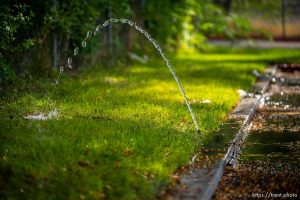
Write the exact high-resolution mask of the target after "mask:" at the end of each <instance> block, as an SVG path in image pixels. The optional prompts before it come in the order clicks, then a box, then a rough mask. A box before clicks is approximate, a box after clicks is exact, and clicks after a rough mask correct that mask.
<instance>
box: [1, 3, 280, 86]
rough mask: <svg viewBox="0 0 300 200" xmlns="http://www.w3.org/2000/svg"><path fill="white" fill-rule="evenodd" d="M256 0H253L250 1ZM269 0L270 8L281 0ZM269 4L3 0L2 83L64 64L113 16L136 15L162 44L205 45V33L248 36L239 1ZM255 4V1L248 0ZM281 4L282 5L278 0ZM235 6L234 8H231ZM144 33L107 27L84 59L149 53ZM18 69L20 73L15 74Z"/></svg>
mask: <svg viewBox="0 0 300 200" xmlns="http://www.w3.org/2000/svg"><path fill="white" fill-rule="evenodd" d="M251 2H252V1H251ZM268 2H270V3H269V4H268V5H269V6H270V8H273V7H274V6H275V7H276V6H277V7H278V2H277V4H276V3H274V2H272V1H268ZM244 3H245V5H244V7H245V8H246V7H247V8H253V5H255V6H258V7H259V5H261V7H265V6H266V5H265V4H266V3H262V4H259V3H258V1H253V3H252V4H253V5H252V4H251V3H249V2H248V1H242V0H239V1H237V0H236V1H232V0H177V1H174V0H164V1H158V0H72V1H71V0H47V1H21V0H7V1H4V2H1V4H0V7H1V13H0V37H1V41H0V45H1V46H0V59H1V60H0V78H1V85H3V84H7V83H11V82H13V80H14V79H15V78H16V77H17V76H28V75H30V76H31V75H32V74H39V75H49V74H51V71H53V69H57V68H58V67H59V66H60V65H64V64H65V62H66V58H67V57H68V55H70V54H71V53H72V50H73V49H74V47H76V46H80V44H81V41H82V40H83V38H84V37H85V35H86V32H87V31H88V30H94V28H95V26H96V25H97V24H100V23H103V22H104V21H105V20H107V19H108V18H111V17H115V18H121V17H122V18H128V19H131V20H133V21H136V22H137V23H138V24H139V25H140V26H142V27H144V28H145V29H146V30H147V31H148V32H149V33H150V34H151V35H152V36H153V38H155V39H156V40H157V41H158V42H159V43H160V44H161V45H162V46H163V48H164V49H166V48H168V50H169V51H171V50H173V51H174V50H177V49H179V48H196V49H199V50H203V49H205V45H204V41H205V39H206V38H207V37H223V38H229V39H235V38H239V37H248V35H249V33H250V32H251V25H250V23H249V21H248V20H247V18H246V17H241V15H240V14H237V13H238V12H237V11H238V9H237V7H239V5H240V4H244ZM250 4H251V5H250ZM279 7H280V6H279ZM232 11H234V12H232ZM145 41H146V40H145V39H143V38H142V37H141V36H139V35H138V34H137V33H135V32H134V31H133V30H131V29H130V28H129V27H128V26H127V25H119V26H117V25H113V27H112V29H111V30H109V29H108V28H106V29H104V30H103V31H102V32H101V33H100V35H99V37H98V38H94V39H93V40H92V41H90V43H89V45H88V47H87V48H85V49H84V50H82V52H81V53H80V55H79V58H77V59H76V60H75V65H76V66H79V63H80V62H86V61H88V62H93V61H97V62H102V64H104V65H109V64H111V63H114V64H115V63H117V62H119V61H127V60H128V53H129V52H133V53H137V54H144V53H145V52H146V53H151V52H153V50H149V49H147V47H145V45H144V43H145ZM16 75H17V76H16Z"/></svg>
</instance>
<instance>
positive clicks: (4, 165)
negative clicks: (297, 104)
mask: <svg viewBox="0 0 300 200" xmlns="http://www.w3.org/2000/svg"><path fill="white" fill-rule="evenodd" d="M299 58H300V50H244V49H232V50H226V51H225V50H224V51H219V50H218V51H214V52H212V53H206V54H180V55H177V56H173V57H172V58H170V60H171V63H172V65H173V66H174V69H175V71H176V73H177V75H178V76H179V79H180V80H181V83H182V85H183V87H184V88H185V90H186V93H187V95H188V97H189V99H190V101H191V104H192V108H193V110H194V113H195V115H196V118H197V119H198V121H199V125H200V127H201V129H202V131H203V133H204V137H203V138H202V139H201V145H203V144H205V143H209V142H210V141H211V140H212V139H213V137H212V136H213V133H214V131H216V130H217V129H218V127H219V126H220V124H221V123H222V122H223V121H224V120H225V118H226V114H227V113H228V112H229V111H230V110H232V108H233V107H234V106H235V105H236V104H237V102H238V100H239V96H238V93H237V90H238V89H244V90H248V89H250V88H251V83H253V82H254V80H255V78H254V77H253V75H252V70H253V69H257V70H259V71H262V70H263V69H264V67H265V66H267V65H268V63H271V62H277V61H299V60H300V59H299ZM53 82H54V81H53V80H43V79H39V80H37V81H33V82H31V83H21V84H19V85H18V87H16V88H12V89H11V90H10V92H9V93H6V94H5V95H1V100H0V198H1V199H2V198H4V199H5V198H8V199H10V198H12V199H101V198H106V199H155V198H156V197H157V194H159V192H160V191H161V190H163V189H164V187H165V186H166V185H167V184H168V181H169V177H170V175H171V174H172V172H173V171H174V170H175V169H176V168H177V167H179V166H181V165H184V164H185V163H187V162H188V161H189V159H190V157H191V155H192V154H193V152H194V151H195V150H196V148H198V147H199V145H198V143H199V141H200V138H199V136H198V135H197V133H196V132H195V127H194V124H193V122H192V119H191V116H190V115H189V112H188V109H187V107H186V105H185V104H184V99H183V97H182V96H181V94H180V92H179V89H178V88H177V85H176V83H175V81H174V80H173V78H172V76H171V74H170V72H169V71H168V69H167V67H166V66H165V64H164V63H163V62H162V60H160V59H153V60H152V61H150V62H149V63H147V64H134V65H132V66H123V67H122V66H120V67H115V68H110V69H106V68H104V67H100V66H94V67H93V68H90V69H87V70H82V71H80V72H79V73H77V74H76V75H72V78H71V75H65V76H63V78H62V80H61V83H60V85H59V86H58V88H57V92H56V94H55V95H54V96H55V99H56V106H57V108H58V109H60V117H59V118H58V119H53V120H48V121H29V120H25V119H23V116H24V115H27V114H33V113H39V112H41V111H43V109H44V108H45V105H46V94H47V91H51V89H52V88H53V87H54V84H53ZM207 99H209V100H210V101H211V103H202V102H201V101H202V100H207Z"/></svg>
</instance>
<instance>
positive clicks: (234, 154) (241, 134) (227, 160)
mask: <svg viewBox="0 0 300 200" xmlns="http://www.w3.org/2000/svg"><path fill="white" fill-rule="evenodd" d="M276 71H277V67H276V66H273V69H272V71H271V75H272V76H273V75H274V74H275V73H276ZM270 84H271V80H268V81H266V83H265V84H264V85H263V86H262V90H261V92H260V96H259V98H257V100H256V101H255V103H254V104H253V105H252V107H251V109H250V112H249V113H248V115H247V116H246V118H245V120H244V122H243V124H242V126H241V128H240V129H239V131H238V133H237V134H236V136H235V138H234V140H233V141H232V143H231V145H230V147H229V148H228V150H227V152H226V154H225V155H224V157H223V159H222V160H221V162H220V163H219V165H218V169H217V171H216V173H215V175H214V177H213V179H212V181H211V182H210V187H207V189H206V190H205V191H203V192H204V195H203V196H201V198H200V199H201V200H206V199H211V198H212V196H213V195H214V193H215V191H216V189H217V187H218V184H219V182H220V180H221V178H222V176H223V174H224V169H225V167H226V165H228V164H233V165H234V161H235V160H236V159H237V158H238V156H239V152H240V148H241V145H242V143H243V142H244V141H245V139H246V138H247V135H248V130H249V128H250V125H251V121H252V119H253V116H254V114H255V112H256V110H257V107H258V106H259V104H260V103H261V102H262V101H263V100H264V94H265V93H266V91H267V90H268V88H269V86H270Z"/></svg>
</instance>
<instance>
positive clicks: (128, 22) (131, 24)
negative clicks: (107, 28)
mask: <svg viewBox="0 0 300 200" xmlns="http://www.w3.org/2000/svg"><path fill="white" fill-rule="evenodd" d="M126 23H127V24H129V25H130V26H133V24H134V23H133V22H132V21H130V20H127V22H126Z"/></svg>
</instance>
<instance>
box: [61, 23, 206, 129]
mask: <svg viewBox="0 0 300 200" xmlns="http://www.w3.org/2000/svg"><path fill="white" fill-rule="evenodd" d="M120 22H121V23H123V24H128V25H129V26H131V27H134V28H135V30H137V31H138V32H140V33H142V34H143V35H144V36H145V37H146V38H147V39H148V40H149V42H150V43H151V44H152V45H153V46H154V47H155V49H156V50H157V51H158V52H159V54H160V55H161V57H162V59H163V60H164V61H165V63H166V65H167V67H168V68H169V70H170V72H171V74H172V75H173V77H174V79H175V81H176V83H177V85H178V87H179V89H180V92H181V94H182V95H183V97H184V100H185V104H186V105H187V107H188V110H189V111H190V114H191V117H192V120H193V122H194V124H195V127H196V130H197V132H198V133H199V134H200V135H202V133H201V130H200V127H199V125H198V122H197V119H196V117H195V115H194V112H193V109H192V107H191V105H190V103H189V100H188V98H187V95H186V93H185V90H184V89H183V87H182V85H181V83H180V81H179V79H178V77H177V75H176V73H175V71H174V69H173V67H172V65H171V63H170V61H169V60H168V59H167V57H166V56H165V53H164V51H163V50H162V48H161V47H160V46H159V44H158V43H157V42H156V41H155V40H154V39H153V38H152V37H151V35H150V34H149V33H148V32H147V31H145V30H144V29H143V28H142V27H140V26H138V25H137V24H136V23H135V22H133V21H131V20H128V19H124V18H121V19H116V18H111V19H109V20H106V21H105V22H104V23H103V24H100V25H98V26H97V27H96V29H95V31H94V33H92V32H91V31H88V32H87V35H86V37H85V39H84V40H83V41H82V42H81V46H82V47H83V48H84V47H86V44H87V41H88V40H89V39H90V38H91V36H92V34H93V35H94V36H96V35H97V33H98V32H99V31H100V30H101V29H103V28H104V27H106V26H108V25H109V24H110V23H120ZM78 51H79V47H75V49H74V56H76V55H77V54H78ZM66 66H67V67H69V68H72V58H71V57H69V58H68V60H67V65H66ZM62 71H63V66H61V69H60V73H59V76H58V78H57V83H58V80H59V77H60V74H61V73H62Z"/></svg>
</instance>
